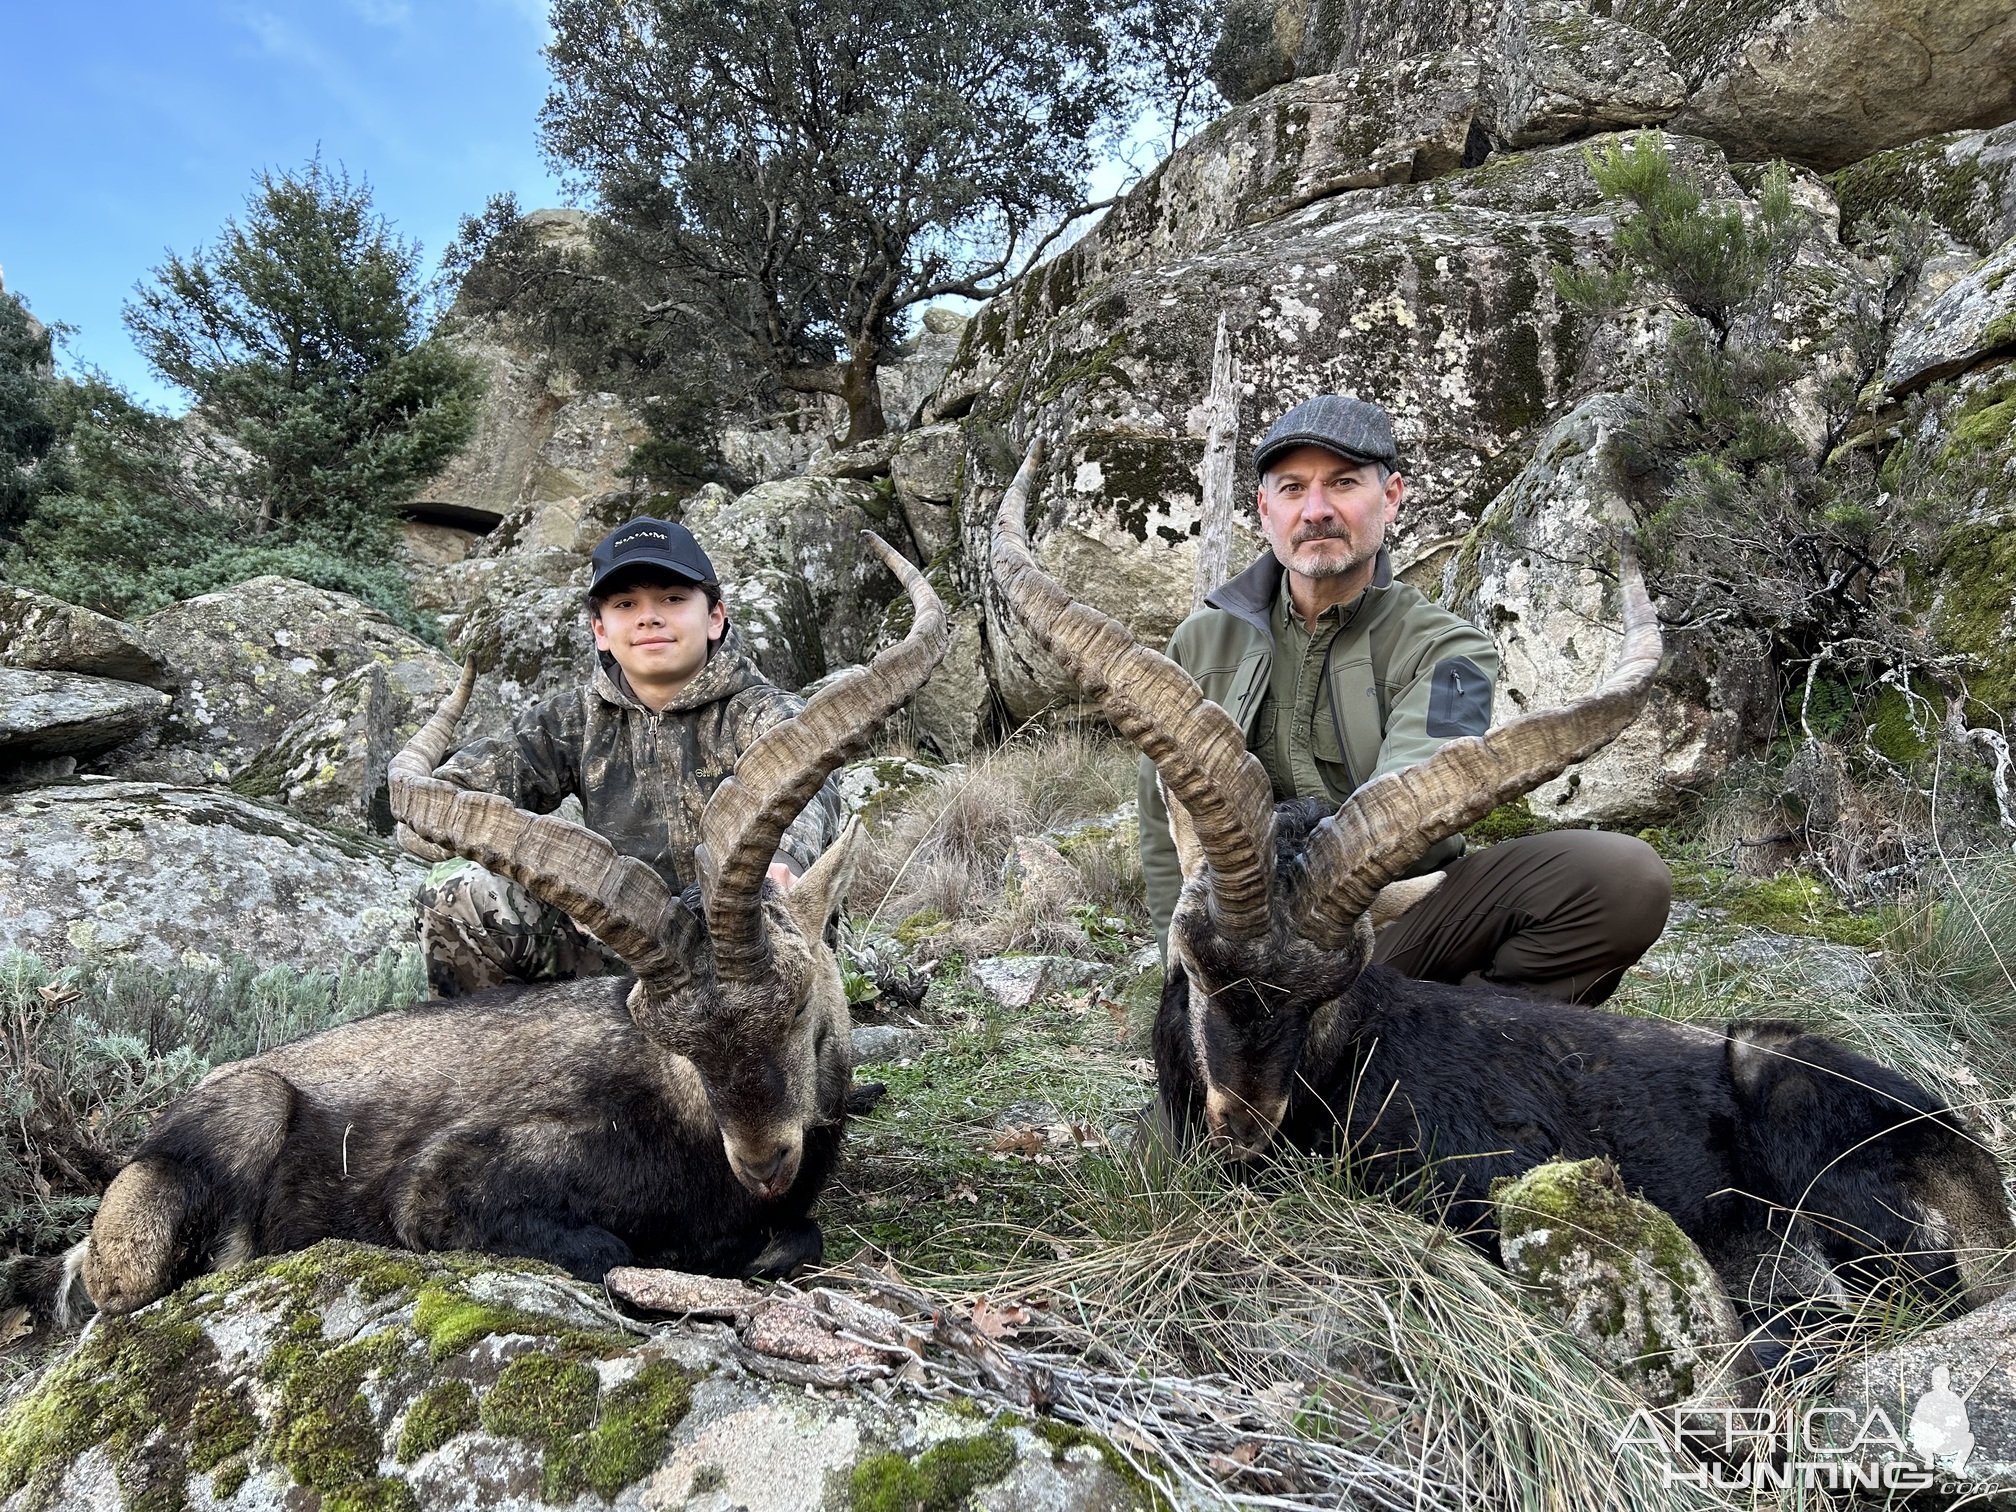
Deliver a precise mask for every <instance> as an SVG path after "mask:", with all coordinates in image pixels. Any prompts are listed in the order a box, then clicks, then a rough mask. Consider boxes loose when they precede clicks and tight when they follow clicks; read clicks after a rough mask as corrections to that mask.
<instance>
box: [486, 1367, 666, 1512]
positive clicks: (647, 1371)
mask: <svg viewBox="0 0 2016 1512" xmlns="http://www.w3.org/2000/svg"><path fill="white" fill-rule="evenodd" d="M692 1405H693V1379H692V1377H691V1376H689V1375H688V1374H687V1373H686V1372H685V1371H683V1370H681V1369H680V1368H679V1367H678V1366H676V1365H674V1364H672V1363H671V1362H669V1361H666V1360H654V1361H652V1362H651V1363H650V1364H648V1365H646V1366H645V1367H644V1368H643V1369H642V1370H640V1371H638V1372H637V1374H636V1375H635V1376H633V1377H631V1378H630V1379H629V1380H628V1381H625V1382H624V1383H623V1384H622V1385H620V1386H617V1387H615V1388H613V1389H612V1390H610V1391H608V1392H604V1391H602V1390H601V1384H600V1378H599V1377H598V1376H597V1375H596V1373H595V1372H594V1370H592V1369H591V1368H590V1367H588V1366H586V1365H584V1364H582V1363H580V1362H579V1361H577V1360H570V1359H565V1358H563V1357H561V1356H558V1355H551V1354H533V1355H521V1356H520V1357H519V1358H517V1359H515V1360H513V1361H512V1362H511V1363H510V1364H509V1365H508V1366H506V1367H505V1369H504V1373H503V1374H502V1375H501V1376H499V1377H498V1378H497V1384H496V1385H495V1386H493V1387H491V1389H490V1391H489V1394H488V1395H486V1396H485V1397H484V1399H483V1404H482V1407H481V1409H480V1415H481V1419H482V1423H483V1427H484V1429H485V1431H487V1432H489V1433H493V1434H496V1435H497V1436H498V1437H500V1438H515V1439H519V1440H521V1441H523V1442H526V1443H529V1444H534V1445H536V1446H538V1448H539V1449H540V1450H541V1451H542V1453H543V1454H544V1457H545V1472H544V1477H543V1480H542V1483H541V1487H540V1496H541V1497H542V1498H543V1499H544V1500H546V1501H549V1502H555V1503H560V1502H570V1501H573V1500H575V1499H576V1498H577V1497H579V1496H580V1495H581V1493H582V1491H583V1490H590V1491H593V1492H594V1493H595V1494H596V1495H597V1496H599V1497H601V1498H602V1499H603V1500H605V1501H613V1500H614V1499H615V1497H616V1495H617V1493H618V1492H620V1491H621V1490H622V1489H623V1488H624V1487H625V1486H628V1485H630V1484H632V1483H633V1482H635V1481H638V1480H641V1479H642V1478H643V1477H644V1476H646V1475H648V1474H649V1473H650V1472H651V1470H652V1469H653V1467H655V1466H656V1465H657V1464H658V1462H659V1460H660V1459H662V1458H663V1457H664V1454H665V1446H666V1445H667V1444H668V1443H670V1442H671V1438H672V1430H673V1429H674V1428H676V1427H678V1426H679V1423H680V1422H681V1420H682V1419H684V1418H685V1416H686V1414H687V1412H688V1411H689V1410H690V1409H691V1407H692Z"/></svg>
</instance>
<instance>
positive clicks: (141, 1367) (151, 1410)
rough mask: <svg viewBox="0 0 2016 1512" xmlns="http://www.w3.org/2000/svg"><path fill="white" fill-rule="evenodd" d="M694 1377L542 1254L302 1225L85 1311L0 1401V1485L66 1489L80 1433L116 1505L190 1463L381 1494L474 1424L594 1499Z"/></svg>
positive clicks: (62, 1502) (164, 1493) (549, 1483)
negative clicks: (302, 1241)
mask: <svg viewBox="0 0 2016 1512" xmlns="http://www.w3.org/2000/svg"><path fill="white" fill-rule="evenodd" d="M618 1356H624V1357H625V1358H624V1359H622V1360H617V1359H616V1357H618ZM607 1362H613V1363H607ZM626 1372H627V1373H626ZM694 1379H695V1377H694V1374H693V1372H692V1371H691V1370H689V1369H687V1368H685V1367H682V1366H679V1365H676V1364H674V1363H673V1362H671V1361H670V1360H667V1359H663V1358H656V1357H654V1356H653V1354H652V1351H651V1350H650V1349H649V1348H648V1347H640V1341H639V1340H638V1339H637V1338H636V1337H635V1336H634V1335H633V1334H632V1333H631V1332H629V1331H628V1330H627V1329H626V1327H625V1326H624V1325H623V1324H622V1322H621V1320H620V1319H618V1318H617V1317H616V1316H615V1315H614V1314H612V1313H610V1312H608V1310H607V1308H606V1306H605V1305H603V1304H602V1303H601V1302H600V1300H599V1299H598V1298H594V1297H591V1296H589V1295H587V1294H585V1293H583V1292H582V1291H581V1290H580V1289H579V1288H578V1287H577V1285H576V1283H574V1282H573V1281H571V1280H570V1279H568V1278H566V1277H564V1276H563V1275H562V1274H561V1273H559V1272H557V1271H554V1270H552V1269H551V1268H550V1267H547V1266H543V1265H539V1264H536V1263H533V1262H529V1261H514V1260H509V1259H501V1258H497V1257H489V1256H461V1255H426V1256H421V1255H411V1254H406V1253H403V1252H396V1251H386V1250H379V1249H374V1248H372V1247H370V1246H367V1245H359V1244H349V1243H342V1242H338V1241H324V1242H323V1243H321V1244H317V1245H315V1246H313V1247H312V1248H310V1249H307V1250H304V1251H301V1252H299V1253H296V1254H291V1255H285V1256H280V1257H277V1258H274V1259H271V1260H268V1261H265V1262H257V1263H254V1264H251V1265H247V1266H243V1267H240V1268H238V1269H236V1270H232V1271H226V1272H221V1273H216V1274H212V1275H209V1276H205V1277H203V1278H201V1279H199V1280H197V1281H195V1282H192V1283H191V1284H190V1285H188V1286H185V1287H184V1288H182V1289H181V1290H180V1291H179V1292H176V1293H174V1294H173V1295H171V1296H169V1297H167V1298H164V1299H163V1300H162V1301H160V1302H158V1303H156V1304H154V1305H153V1306H151V1307H147V1308H144V1309H142V1310H141V1311H140V1312H137V1313H134V1314H131V1315H128V1316H126V1317H118V1318H106V1319H103V1320H101V1321H100V1323H99V1324H98V1325H97V1326H96V1327H95V1328H94V1329H93V1330H92V1331H91V1332H90V1333H89V1335H88V1336H86V1337H85V1338H84V1339H83V1340H82V1341H81V1342H80V1343H79V1344H78V1345H77V1346H76V1348H75V1349H74V1350H73V1351H72V1352H71V1353H70V1354H69V1355H68V1356H67V1357H65V1358H63V1359H61V1360H60V1361H59V1362H58V1363H57V1364H56V1365H55V1366H54V1367H53V1368H52V1369H51V1370H50V1371H49V1372H48V1373H47V1374H46V1375H45V1376H44V1377H43V1379H42V1380H41V1381H40V1382H39V1383H38V1384H37V1385H36V1387H35V1388H34V1389H33V1390H32V1391H30V1392H28V1393H27V1394H26V1395H25V1396H23V1397H21V1398H20V1399H19V1400H17V1401H16V1402H14V1403H13V1404H12V1405H11V1406H9V1407H8V1409H7V1410H6V1412H5V1413H4V1414H0V1501H5V1500H6V1499H7V1498H8V1497H10V1496H12V1495H14V1494H15V1493H18V1492H25V1493H26V1495H25V1498H24V1499H23V1501H22V1503H21V1506H22V1507H23V1508H24V1509H26V1512H40V1509H43V1508H46V1507H52V1506H53V1507H67V1506H72V1505H81V1504H82V1503H81V1500H80V1498H85V1499H88V1497H87V1493H86V1489H85V1488H86V1487H87V1486H88V1485H90V1484H94V1483H95V1482H94V1480H93V1476H92V1474H90V1473H80V1474H78V1475H75V1476H73V1473H72V1472H73V1471H74V1470H79V1469H80V1466H79V1462H80V1460H82V1459H84V1458H85V1456H86V1455H87V1454H93V1453H94V1452H95V1455H102V1457H103V1459H104V1460H105V1461H108V1462H109V1467H110V1470H111V1473H112V1476H113V1478H114V1480H115V1482H116V1485H117V1487H118V1491H119V1495H120V1498H121V1499H122V1501H123V1502H124V1503H125V1504H126V1505H128V1506H146V1507H149V1508H161V1509H164V1512H166V1509H175V1508H180V1507H183V1506H186V1505H187V1504H188V1503H189V1500H190V1497H191V1481H192V1477H194V1476H198V1475H202V1474H205V1473H210V1474H212V1477H213V1478H212V1481H211V1484H210V1494H211V1495H212V1496H213V1497H222V1496H225V1495H228V1494H230V1492H231V1491H233V1490H235V1489H236V1488H238V1487H240V1486H242V1485H243V1484H244V1483H245V1482H246V1481H247V1480H248V1479H251V1478H252V1477H254V1476H257V1477H259V1478H261V1479H262V1480H264V1481H265V1482H266V1483H267V1485H268V1487H269V1488H270V1490H271V1492H272V1494H274V1495H276V1496H282V1497H291V1495H292V1493H290V1492H288V1491H287V1488H288V1487H289V1486H296V1487H304V1488H306V1489H307V1490H309V1491H312V1492H314V1493H316V1494H317V1495H318V1496H319V1497H320V1498H321V1505H322V1506H323V1507H324V1508H344V1509H351V1512H397V1509H404V1508H413V1507H416V1506H418V1505H421V1504H422V1503H423V1502H424V1501H426V1500H429V1499H431V1495H432V1493H430V1492H429V1490H428V1486H429V1484H430V1482H431V1481H432V1480H435V1479H439V1478H441V1477H442V1476H447V1477H448V1478H449V1479H453V1478H454V1476H455V1475H456V1474H459V1472H456V1471H453V1470H452V1469H451V1468H444V1467H441V1466H436V1465H430V1463H429V1461H430V1458H431V1457H433V1456H436V1455H437V1454H438V1453H439V1452H440V1451H442V1449H443V1447H444V1446H446V1445H448V1444H449V1443H450V1442H451V1441H452V1440H455V1439H456V1438H457V1437H458V1436H460V1435H463V1434H465V1433H472V1432H476V1431H479V1430H480V1431H481V1432H483V1433H485V1434H487V1435H488V1436H489V1438H490V1439H491V1440H492V1441H493V1443H494V1444H495V1446H496V1447H495V1448H494V1449H493V1450H492V1451H491V1452H493V1453H496V1452H504V1453H507V1454H516V1455H519V1456H522V1457H523V1459H524V1460H525V1462H526V1463H527V1465H528V1473H532V1479H533V1480H534V1481H536V1482H537V1483H539V1484H540V1485H541V1486H542V1488H543V1490H544V1491H545V1493H546V1494H547V1499H548V1500H551V1501H556V1502H568V1501H572V1500H574V1499H575V1498H576V1497H577V1496H579V1495H580V1494H581V1492H582V1491H583V1490H584V1489H586V1490H592V1491H593V1492H594V1493H595V1494H597V1495H599V1496H602V1497H603V1498H605V1499H608V1498H612V1497H614V1496H615V1495H616V1493H617V1492H618V1491H620V1490H621V1489H622V1488H623V1487H624V1486H627V1485H630V1484H632V1483H633V1482H635V1481H637V1480H639V1479H641V1478H643V1477H644V1476H645V1475H646V1474H648V1473H650V1471H651V1470H652V1469H653V1468H655V1466H656V1465H657V1463H658V1461H659V1460H660V1459H661V1458H662V1457H663V1454H664V1452H665V1447H666V1444H667V1443H668V1441H669V1438H670V1435H671V1432H672V1430H673V1428H674V1427H676V1426H677V1424H678V1422H679V1421H680V1419H681V1418H682V1417H683V1416H684V1414H685V1412H686V1410H687V1408H688V1406H689V1405H690V1403H691V1400H692V1384H693V1380H694ZM605 1383H607V1384H605ZM513 1445H515V1446H516V1448H515V1449H513V1448H511V1447H510V1446H513ZM94 1463H95V1457H94Z"/></svg>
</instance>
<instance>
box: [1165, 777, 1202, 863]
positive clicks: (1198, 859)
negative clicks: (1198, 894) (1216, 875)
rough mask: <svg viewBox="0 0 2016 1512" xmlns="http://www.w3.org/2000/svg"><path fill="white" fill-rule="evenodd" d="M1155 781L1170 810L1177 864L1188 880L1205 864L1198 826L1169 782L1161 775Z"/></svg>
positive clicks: (1170, 831)
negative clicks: (1171, 788) (1170, 787)
mask: <svg viewBox="0 0 2016 1512" xmlns="http://www.w3.org/2000/svg"><path fill="white" fill-rule="evenodd" d="M1155 781H1156V783H1157V784H1158V785H1159V786H1160V787H1161V789H1162V805H1163V807H1165V808H1166V809H1168V810H1169V834H1170V837H1171V838H1172V839H1174V840H1175V842H1176V864H1177V865H1178V866H1180V867H1182V868H1183V880H1184V881H1185V882H1188V881H1189V880H1190V879H1191V878H1192V877H1194V876H1196V875H1197V872H1198V870H1199V869H1200V868H1201V867H1202V866H1203V865H1204V846H1203V843H1202V842H1201V841H1199V840H1198V838H1197V826H1196V825H1194V824H1192V823H1191V822H1190V810H1188V809H1186V808H1185V807H1183V805H1182V803H1181V802H1179V801H1178V800H1177V797H1176V795H1175V794H1174V793H1172V792H1170V791H1169V784H1168V783H1166V782H1163V781H1162V779H1161V778H1160V777H1157V778H1156V779H1155Z"/></svg>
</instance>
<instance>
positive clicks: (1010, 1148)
mask: <svg viewBox="0 0 2016 1512" xmlns="http://www.w3.org/2000/svg"><path fill="white" fill-rule="evenodd" d="M1045 1143H1046V1141H1045V1140H1044V1138H1043V1131H1042V1130H1041V1129H1039V1128H1037V1127H1036V1126H1035V1125H1034V1124H1024V1125H1022V1126H1021V1127H1020V1128H1015V1129H1010V1130H1008V1132H1007V1133H1005V1134H1002V1135H1000V1136H998V1137H997V1138H996V1139H995V1140H994V1141H993V1143H991V1144H990V1145H988V1146H987V1148H988V1149H989V1150H991V1151H993V1152H994V1153H995V1154H996V1155H1035V1154H1037V1153H1039V1152H1040V1151H1041V1150H1042V1149H1043V1146H1044V1144H1045Z"/></svg>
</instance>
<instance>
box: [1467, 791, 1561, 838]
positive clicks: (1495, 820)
mask: <svg viewBox="0 0 2016 1512" xmlns="http://www.w3.org/2000/svg"><path fill="white" fill-rule="evenodd" d="M1553 828H1554V826H1553V825H1552V824H1549V823H1548V822H1547V821H1546V820H1545V819H1542V818H1541V817H1540V816H1539V815H1538V814H1536V813H1534V812H1533V805H1532V804H1531V803H1529V802H1528V801H1527V800H1526V799H1525V798H1524V797H1519V798H1514V799H1513V800H1512V801H1511V802H1510V803H1501V804H1499V805H1498V807H1496V808H1495V809H1493V810H1491V812H1490V813H1488V814H1486V815H1485V816H1484V817H1483V818H1482V819H1479V820H1478V821H1477V822H1476V823H1475V824H1473V825H1471V826H1470V828H1468V829H1467V830H1465V831H1463V837H1464V839H1466V840H1468V841H1469V842H1470V843H1471V844H1472V845H1496V844H1497V843H1498V842H1499V841H1501V840H1520V839H1523V838H1525V837H1526V836H1527V835H1544V834H1546V833H1547V832H1548V831H1549V830H1551V829H1553Z"/></svg>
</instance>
